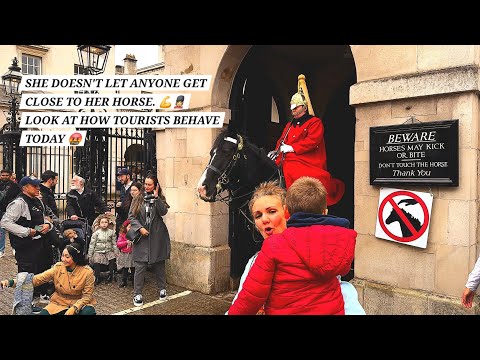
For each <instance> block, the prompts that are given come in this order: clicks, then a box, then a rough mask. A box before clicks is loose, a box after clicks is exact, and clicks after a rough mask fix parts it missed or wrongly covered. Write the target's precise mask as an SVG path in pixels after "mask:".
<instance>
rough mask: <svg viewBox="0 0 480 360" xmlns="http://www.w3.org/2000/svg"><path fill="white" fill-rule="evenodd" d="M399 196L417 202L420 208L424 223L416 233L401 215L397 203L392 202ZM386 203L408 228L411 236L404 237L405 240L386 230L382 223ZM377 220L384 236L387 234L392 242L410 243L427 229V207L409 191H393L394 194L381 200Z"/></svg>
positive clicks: (402, 214) (418, 197)
mask: <svg viewBox="0 0 480 360" xmlns="http://www.w3.org/2000/svg"><path fill="white" fill-rule="evenodd" d="M401 195H405V196H408V197H411V198H413V199H415V200H417V202H418V203H419V204H420V206H421V207H422V210H423V215H424V221H423V225H422V227H421V228H420V229H419V230H418V231H417V230H416V229H415V228H414V227H413V225H412V223H411V222H410V221H409V220H408V219H407V217H406V216H405V214H404V213H403V211H402V209H400V208H399V207H398V205H397V203H396V202H395V201H393V198H394V197H395V196H401ZM387 203H390V205H392V207H393V210H394V211H395V212H396V213H397V214H398V216H399V217H400V218H401V219H402V221H403V222H404V223H405V225H406V226H407V227H408V229H409V230H410V232H411V233H412V236H409V237H405V238H404V237H399V236H397V235H395V234H393V233H392V232H391V231H390V230H388V229H387V227H386V226H385V223H384V219H383V209H384V208H385V205H386V204H387ZM378 219H379V223H380V226H381V227H382V229H383V231H385V234H387V235H388V236H389V237H391V238H392V239H393V240H396V241H400V242H411V241H415V240H417V239H418V238H419V237H420V236H422V235H423V234H424V233H425V230H426V229H427V227H428V223H429V221H430V218H429V216H428V209H427V205H425V203H424V202H423V200H422V198H421V197H420V196H418V195H416V194H414V193H411V192H409V191H395V192H393V193H391V194H389V195H388V196H386V197H385V199H383V201H382V203H381V204H380V206H379V207H378Z"/></svg>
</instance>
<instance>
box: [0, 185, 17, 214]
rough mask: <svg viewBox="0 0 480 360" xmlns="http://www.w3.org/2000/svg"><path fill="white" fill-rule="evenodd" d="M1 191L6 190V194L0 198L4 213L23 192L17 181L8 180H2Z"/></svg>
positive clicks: (0, 208) (0, 205) (0, 206)
mask: <svg viewBox="0 0 480 360" xmlns="http://www.w3.org/2000/svg"><path fill="white" fill-rule="evenodd" d="M0 191H2V192H3V191H5V195H4V196H2V199H1V200H0V212H1V213H4V212H5V211H6V210H7V205H8V204H10V203H11V202H12V201H13V199H15V198H16V197H17V195H18V194H20V193H21V192H22V189H21V188H20V185H18V184H17V183H16V182H15V181H12V180H8V181H6V182H3V181H0Z"/></svg>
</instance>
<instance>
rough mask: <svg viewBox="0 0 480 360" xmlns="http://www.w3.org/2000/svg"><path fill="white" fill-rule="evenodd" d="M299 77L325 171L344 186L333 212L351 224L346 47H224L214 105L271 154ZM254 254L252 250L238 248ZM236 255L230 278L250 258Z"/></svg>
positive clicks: (350, 64) (350, 71) (351, 123)
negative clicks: (321, 140)
mask: <svg viewBox="0 0 480 360" xmlns="http://www.w3.org/2000/svg"><path fill="white" fill-rule="evenodd" d="M299 74H305V75H306V77H307V85H308V89H309V93H310V97H311V100H312V104H313V107H314V110H315V114H316V115H317V116H319V117H320V118H321V119H322V120H323V122H324V126H325V141H326V145H327V155H328V167H329V170H330V172H331V173H332V174H333V175H335V177H338V178H340V179H342V180H344V182H345V184H346V188H347V191H346V193H345V196H344V199H343V200H342V201H343V202H341V203H339V204H338V205H335V207H333V208H331V212H332V213H334V214H336V215H338V216H342V217H346V218H348V219H349V220H350V221H351V223H352V225H353V220H354V212H353V209H354V202H353V185H354V144H355V110H354V109H353V108H352V107H350V105H349V89H350V86H351V85H353V84H355V83H356V68H355V62H354V59H353V56H352V52H351V50H350V46H348V45H291V46H289V45H265V46H250V45H232V46H228V47H227V49H226V51H225V53H224V55H223V57H222V59H221V61H220V63H219V66H218V71H217V73H216V75H215V79H214V81H213V88H212V106H216V107H219V108H223V109H227V110H228V112H229V113H228V115H229V116H227V117H226V122H227V121H228V122H230V123H233V124H234V125H235V126H236V127H237V128H239V129H242V130H243V132H244V133H245V134H246V135H247V136H248V137H249V138H250V140H252V141H253V142H255V143H256V144H257V145H258V146H260V147H264V148H265V149H266V150H272V149H273V147H274V146H275V142H276V140H277V139H278V136H279V135H280V134H281V131H282V129H283V127H284V126H285V124H286V123H287V122H288V121H289V120H290V116H291V115H290V109H289V101H290V97H291V96H292V94H293V93H294V92H296V91H297V76H298V75H299ZM272 104H275V106H273V105H272ZM274 107H276V109H277V111H278V120H277V122H275V121H272V120H273V119H272V118H273V116H272V109H273V108H274ZM230 236H231V234H230ZM252 251H254V249H253V247H252V246H250V247H248V246H247V248H245V249H243V250H240V252H245V253H250V252H252ZM235 257H236V255H235V253H234V251H233V250H232V264H231V273H232V277H236V276H238V275H239V274H241V271H242V270H243V267H244V263H246V259H248V257H249V256H247V255H242V256H241V258H242V259H241V260H239V261H238V263H236V260H235Z"/></svg>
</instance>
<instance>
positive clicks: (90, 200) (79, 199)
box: [66, 188, 110, 225]
mask: <svg viewBox="0 0 480 360" xmlns="http://www.w3.org/2000/svg"><path fill="white" fill-rule="evenodd" d="M95 208H98V209H99V213H104V212H107V211H109V210H110V209H109V208H108V206H107V204H105V202H104V201H103V200H102V199H99V198H98V196H97V195H96V194H95V193H94V192H93V191H92V190H91V189H87V188H84V190H83V193H82V194H81V195H80V194H79V193H78V191H77V190H70V191H69V192H68V194H67V208H66V211H67V215H68V217H69V218H70V216H72V215H77V216H79V217H83V218H87V219H88V223H89V224H90V225H92V224H93V221H94V220H95V218H96V217H97V214H96V212H95Z"/></svg>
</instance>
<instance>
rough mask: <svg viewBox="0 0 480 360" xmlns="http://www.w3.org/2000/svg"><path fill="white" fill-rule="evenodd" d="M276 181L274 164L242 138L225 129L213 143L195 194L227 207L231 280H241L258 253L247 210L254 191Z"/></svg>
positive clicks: (258, 239) (256, 236)
mask: <svg viewBox="0 0 480 360" xmlns="http://www.w3.org/2000/svg"><path fill="white" fill-rule="evenodd" d="M279 179H280V173H279V169H278V167H277V165H276V164H275V162H274V161H273V160H271V159H270V158H269V157H268V156H267V154H266V152H265V150H264V149H262V148H259V147H258V146H256V145H255V144H253V143H251V142H249V141H248V140H247V138H246V137H245V136H243V135H241V134H239V133H238V132H237V131H235V130H233V129H226V130H223V131H222V132H221V133H220V134H219V135H218V137H217V138H216V139H215V142H214V143H213V147H212V149H211V150H210V161H209V163H208V165H207V167H206V168H205V171H204V172H203V174H202V176H201V177H200V180H199V182H198V193H199V196H200V198H201V199H202V200H204V201H208V202H215V201H224V202H226V203H228V204H229V205H230V217H229V221H230V232H229V239H228V245H229V246H230V249H231V268H230V275H231V277H233V278H238V277H240V276H241V274H242V273H243V270H244V269H245V265H246V264H247V262H248V259H249V258H250V257H251V256H253V254H255V252H257V251H258V250H260V248H261V244H262V240H263V239H262V237H261V236H260V234H259V233H258V232H256V231H255V227H254V223H253V221H252V220H251V216H250V214H249V210H248V202H249V200H250V198H251V196H252V194H253V191H254V190H255V187H256V186H258V185H259V184H260V183H262V182H264V181H269V180H279ZM225 192H226V193H225Z"/></svg>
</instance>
